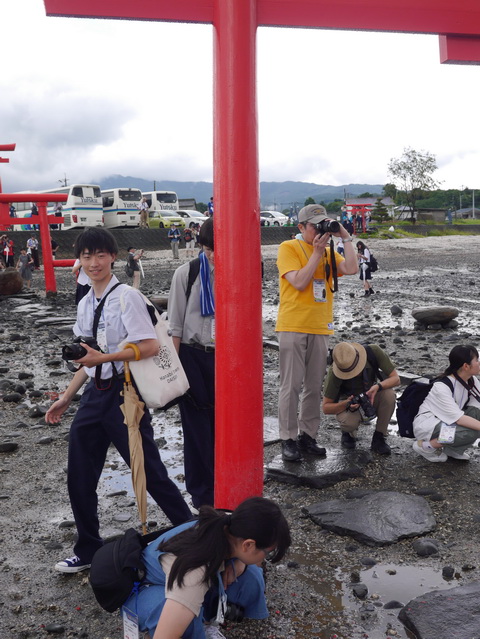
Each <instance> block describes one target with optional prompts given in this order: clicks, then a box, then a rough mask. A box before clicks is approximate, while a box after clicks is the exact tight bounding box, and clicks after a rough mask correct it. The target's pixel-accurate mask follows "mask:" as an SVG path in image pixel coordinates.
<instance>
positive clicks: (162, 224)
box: [148, 211, 185, 229]
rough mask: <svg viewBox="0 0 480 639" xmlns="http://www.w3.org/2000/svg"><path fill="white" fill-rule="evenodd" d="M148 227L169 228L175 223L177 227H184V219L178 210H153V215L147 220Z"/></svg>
mask: <svg viewBox="0 0 480 639" xmlns="http://www.w3.org/2000/svg"><path fill="white" fill-rule="evenodd" d="M148 223H149V225H150V228H161V229H169V228H170V227H171V226H173V225H174V224H176V225H177V226H178V227H179V228H181V229H183V228H184V227H185V220H184V219H183V217H182V216H181V215H178V211H155V215H154V216H151V217H150V218H149V220H148Z"/></svg>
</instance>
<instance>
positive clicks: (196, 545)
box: [124, 497, 291, 639]
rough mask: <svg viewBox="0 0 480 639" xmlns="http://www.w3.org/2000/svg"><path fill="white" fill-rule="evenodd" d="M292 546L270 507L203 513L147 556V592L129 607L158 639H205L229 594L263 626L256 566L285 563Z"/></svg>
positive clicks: (250, 502) (251, 504) (258, 502)
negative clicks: (289, 548) (211, 623)
mask: <svg viewBox="0 0 480 639" xmlns="http://www.w3.org/2000/svg"><path fill="white" fill-rule="evenodd" d="M290 543H291V539H290V532H289V528H288V524H287V521H286V520H285V517H284V516H283V514H282V512H281V510H280V508H279V507H278V506H277V505H276V504H275V503H274V502H272V501H269V500H268V499H264V498H262V497H251V498H250V499H247V500H245V501H244V502H242V503H241V504H240V505H239V506H238V507H237V508H236V509H235V510H234V511H233V513H232V514H231V515H227V514H223V513H219V512H217V511H216V510H214V509H213V508H212V507H210V506H202V507H201V508H200V514H199V517H198V521H192V522H187V523H185V524H182V525H181V526H177V527H176V528H174V529H173V530H170V531H168V532H167V533H164V534H163V535H162V536H161V537H160V538H159V540H156V541H154V542H152V543H151V544H150V545H149V546H147V548H146V549H145V550H144V551H143V562H144V564H145V567H146V576H145V580H144V584H143V585H142V586H141V587H140V590H139V592H138V594H132V595H131V596H130V597H129V598H128V599H127V601H126V602H125V604H124V605H125V607H126V608H128V609H129V610H131V611H132V612H134V613H135V614H136V615H138V621H139V629H140V630H142V631H148V633H149V637H150V638H153V639H180V637H183V639H205V636H206V635H205V629H204V624H203V621H204V620H205V621H207V622H208V621H211V620H213V621H215V620H217V621H218V622H221V621H222V608H223V610H224V609H225V602H223V605H222V601H223V599H224V595H225V594H226V598H228V602H229V604H232V603H233V604H236V607H237V609H240V610H242V611H243V613H242V614H243V615H244V616H245V617H249V618H251V619H264V618H266V617H267V616H268V612H267V607H266V602H265V594H264V590H265V582H264V579H263V572H262V570H261V568H259V566H258V564H261V563H262V562H263V561H264V560H265V559H266V558H267V557H268V558H269V559H270V560H271V561H272V562H273V563H276V562H278V561H280V560H281V559H282V557H283V556H284V555H285V553H286V551H287V549H288V547H289V546H290ZM217 598H218V601H219V602H220V603H219V604H218V605H217V603H216V602H217ZM207 628H208V626H207ZM215 630H216V628H215ZM216 636H218V637H222V636H223V635H221V634H219V633H216Z"/></svg>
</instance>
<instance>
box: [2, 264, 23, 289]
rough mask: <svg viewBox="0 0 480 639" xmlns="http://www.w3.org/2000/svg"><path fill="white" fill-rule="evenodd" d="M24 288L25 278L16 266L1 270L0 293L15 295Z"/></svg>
mask: <svg viewBox="0 0 480 639" xmlns="http://www.w3.org/2000/svg"><path fill="white" fill-rule="evenodd" d="M22 288H23V279H22V276H21V275H20V273H19V272H18V271H17V269H15V268H11V267H10V268H6V269H5V270H4V271H0V295H15V294H16V293H19V292H20V291H21V290H22Z"/></svg>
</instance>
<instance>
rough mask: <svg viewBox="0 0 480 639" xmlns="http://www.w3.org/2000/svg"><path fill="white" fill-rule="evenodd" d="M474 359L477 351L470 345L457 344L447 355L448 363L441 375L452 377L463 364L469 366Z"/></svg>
mask: <svg viewBox="0 0 480 639" xmlns="http://www.w3.org/2000/svg"><path fill="white" fill-rule="evenodd" d="M474 357H478V351H477V349H476V348H475V346H472V344H465V345H464V346H462V345H461V344H458V345H457V346H454V347H453V348H452V350H451V351H450V353H449V354H448V361H449V362H450V363H449V365H448V366H447V368H446V369H445V371H444V373H443V374H444V375H453V374H454V373H456V372H457V371H458V369H459V368H461V367H462V366H463V365H464V364H470V362H471V361H472V359H473V358H474Z"/></svg>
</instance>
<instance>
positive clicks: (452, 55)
mask: <svg viewBox="0 0 480 639" xmlns="http://www.w3.org/2000/svg"><path fill="white" fill-rule="evenodd" d="M439 41H440V62H442V64H445V63H447V64H480V36H451V35H449V36H440V38H439Z"/></svg>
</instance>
